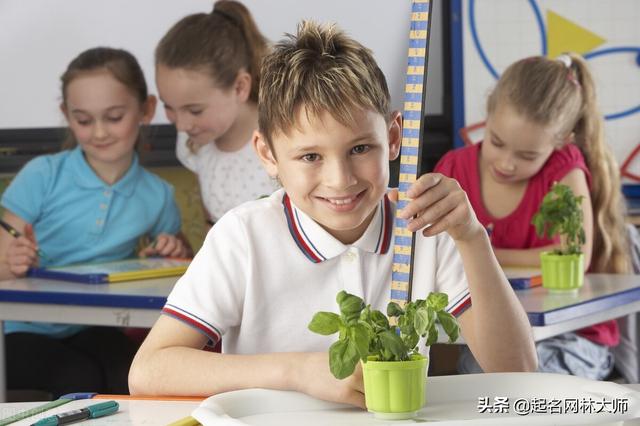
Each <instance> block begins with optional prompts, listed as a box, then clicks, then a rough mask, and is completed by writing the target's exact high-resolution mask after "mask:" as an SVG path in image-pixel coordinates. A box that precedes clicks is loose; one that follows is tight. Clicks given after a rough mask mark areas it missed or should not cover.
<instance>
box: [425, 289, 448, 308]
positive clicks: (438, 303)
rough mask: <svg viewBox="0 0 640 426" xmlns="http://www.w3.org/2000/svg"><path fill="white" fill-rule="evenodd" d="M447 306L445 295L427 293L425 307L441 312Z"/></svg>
mask: <svg viewBox="0 0 640 426" xmlns="http://www.w3.org/2000/svg"><path fill="white" fill-rule="evenodd" d="M448 304H449V296H447V294H446V293H429V296H428V297H427V305H428V306H431V307H432V308H433V309H435V310H436V311H441V310H443V309H444V308H446V307H447V305H448Z"/></svg>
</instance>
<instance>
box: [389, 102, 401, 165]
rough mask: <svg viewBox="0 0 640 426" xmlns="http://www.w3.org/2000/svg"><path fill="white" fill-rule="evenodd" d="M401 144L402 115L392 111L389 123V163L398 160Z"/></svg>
mask: <svg viewBox="0 0 640 426" xmlns="http://www.w3.org/2000/svg"><path fill="white" fill-rule="evenodd" d="M401 143H402V114H400V111H394V112H392V113H391V123H389V161H393V160H395V159H396V158H398V155H400V144H401Z"/></svg>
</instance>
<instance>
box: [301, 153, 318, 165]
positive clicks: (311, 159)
mask: <svg viewBox="0 0 640 426" xmlns="http://www.w3.org/2000/svg"><path fill="white" fill-rule="evenodd" d="M301 158H302V161H306V162H307V163H313V162H314V161H318V160H319V159H320V156H319V155H318V154H305V155H303V156H302V157H301Z"/></svg>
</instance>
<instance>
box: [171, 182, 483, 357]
mask: <svg viewBox="0 0 640 426" xmlns="http://www.w3.org/2000/svg"><path fill="white" fill-rule="evenodd" d="M394 214H395V206H394V205H393V204H392V203H391V202H389V200H388V199H387V198H386V197H385V198H384V199H383V200H381V202H380V205H379V206H378V208H377V210H376V213H375V215H374V217H373V219H372V220H371V223H370V224H369V227H368V228H367V230H366V231H365V233H364V234H363V235H362V237H361V238H360V239H359V240H358V241H356V242H355V243H353V244H350V245H345V244H342V243H341V242H340V241H338V240H337V239H335V238H334V237H333V236H331V234H329V233H328V232H327V231H325V230H324V229H323V228H322V227H321V226H320V225H319V224H318V223H316V222H315V221H314V220H313V219H311V218H310V217H309V216H307V215H306V214H304V213H303V212H302V211H301V210H299V209H298V208H296V207H295V206H294V205H293V204H292V203H291V201H290V199H289V197H288V196H287V195H286V194H285V192H284V190H282V189H280V190H278V191H276V192H274V193H273V194H272V195H271V196H270V197H268V198H264V199H261V200H256V201H251V202H248V203H245V204H242V205H241V206H239V207H237V208H235V209H233V210H231V211H229V212H228V213H227V214H226V215H224V216H223V217H222V219H220V221H219V222H218V223H216V226H214V227H213V229H212V230H211V232H209V234H208V235H207V238H206V239H205V241H204V244H203V246H202V248H201V249H200V251H199V252H198V254H197V255H196V256H195V258H194V259H193V262H192V263H191V265H190V266H189V269H188V270H187V272H186V273H185V274H184V276H183V277H182V278H180V280H179V281H178V282H177V284H176V286H175V288H174V289H173V291H172V292H171V294H170V295H169V298H168V300H167V304H166V305H165V307H164V309H163V311H162V312H163V313H164V314H166V315H170V316H172V317H174V318H177V319H179V320H181V321H183V322H185V323H186V324H188V325H189V326H191V327H193V328H195V329H197V330H198V331H200V332H201V333H203V334H205V335H206V336H207V337H208V338H209V339H210V342H209V344H212V343H214V342H216V341H217V340H218V339H220V338H221V336H224V338H223V340H224V342H223V350H224V352H226V353H237V354H255V353H269V352H302V351H305V352H306V351H326V350H327V349H328V348H329V346H330V345H331V344H332V343H333V342H334V341H335V336H331V337H327V336H321V335H319V334H316V333H313V332H311V331H310V330H309V329H308V328H307V325H308V324H309V321H311V318H312V317H313V315H314V314H315V313H316V312H318V311H330V312H338V305H337V303H336V300H335V299H336V295H337V294H338V292H339V291H340V290H346V291H347V292H349V293H352V294H356V295H358V296H360V297H362V298H363V299H364V300H365V303H367V304H371V305H372V307H373V308H375V309H379V310H381V311H382V312H384V313H386V306H387V303H388V302H389V295H390V285H391V265H392V257H393V253H392V252H393V249H392V246H391V245H392V231H393V229H392V228H393V217H394ZM416 235H417V240H416V251H415V256H416V257H415V260H414V278H413V292H412V299H413V300H415V299H424V298H426V297H427V295H428V294H429V292H430V291H440V292H445V293H447V294H448V295H449V302H450V303H449V306H448V307H447V310H448V311H449V312H451V313H453V314H454V315H459V314H460V313H462V311H464V309H466V308H467V307H469V306H470V302H471V299H470V297H469V290H468V284H467V280H466V277H465V275H464V271H463V268H462V260H461V258H460V256H459V254H458V251H457V250H456V247H455V245H454V243H453V240H452V239H451V238H450V237H449V235H448V234H446V233H442V234H440V235H438V236H436V237H429V238H427V237H424V236H422V234H421V233H418V234H416Z"/></svg>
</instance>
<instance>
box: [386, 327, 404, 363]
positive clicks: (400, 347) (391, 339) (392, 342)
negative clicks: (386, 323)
mask: <svg viewBox="0 0 640 426" xmlns="http://www.w3.org/2000/svg"><path fill="white" fill-rule="evenodd" d="M379 337H380V343H381V344H382V347H384V348H385V349H388V350H389V351H390V352H391V353H392V354H393V357H394V360H395V361H402V360H403V359H405V358H406V357H407V354H408V352H409V348H407V347H406V346H405V344H404V342H403V341H402V339H401V338H400V336H398V335H397V334H396V333H394V332H393V331H391V330H387V331H383V332H382V333H380V334H379Z"/></svg>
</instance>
